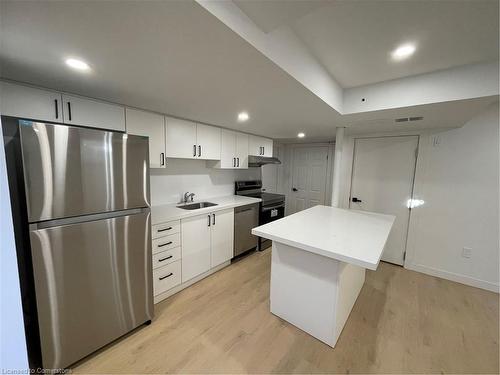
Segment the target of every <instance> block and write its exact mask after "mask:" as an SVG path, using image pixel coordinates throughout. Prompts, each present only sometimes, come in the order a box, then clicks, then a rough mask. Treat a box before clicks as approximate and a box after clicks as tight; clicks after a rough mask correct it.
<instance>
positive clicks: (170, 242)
mask: <svg viewBox="0 0 500 375" xmlns="http://www.w3.org/2000/svg"><path fill="white" fill-rule="evenodd" d="M170 244H172V241H168V242H166V243H162V244H160V245H158V247H163V246H167V245H170Z"/></svg>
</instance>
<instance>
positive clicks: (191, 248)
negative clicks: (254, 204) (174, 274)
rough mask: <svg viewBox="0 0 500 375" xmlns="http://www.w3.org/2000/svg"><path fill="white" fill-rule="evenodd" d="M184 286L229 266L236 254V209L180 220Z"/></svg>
mask: <svg viewBox="0 0 500 375" xmlns="http://www.w3.org/2000/svg"><path fill="white" fill-rule="evenodd" d="M181 232H182V282H185V281H188V280H190V279H192V278H193V277H196V276H198V275H200V274H202V273H204V272H207V271H208V270H210V269H211V268H214V267H217V266H219V265H220V264H222V263H224V262H227V261H228V260H230V259H231V258H232V257H233V250H234V246H233V243H234V209H232V208H230V209H227V210H220V211H215V212H212V213H210V214H205V215H199V216H195V217H190V218H187V219H183V220H181Z"/></svg>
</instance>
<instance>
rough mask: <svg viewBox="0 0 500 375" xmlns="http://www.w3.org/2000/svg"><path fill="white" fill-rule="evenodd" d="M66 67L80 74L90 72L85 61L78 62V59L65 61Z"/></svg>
mask: <svg viewBox="0 0 500 375" xmlns="http://www.w3.org/2000/svg"><path fill="white" fill-rule="evenodd" d="M66 65H68V66H69V67H70V68H73V69H76V70H79V71H81V72H86V71H89V70H90V66H89V64H87V63H86V62H85V61H82V60H78V59H73V58H70V59H66Z"/></svg>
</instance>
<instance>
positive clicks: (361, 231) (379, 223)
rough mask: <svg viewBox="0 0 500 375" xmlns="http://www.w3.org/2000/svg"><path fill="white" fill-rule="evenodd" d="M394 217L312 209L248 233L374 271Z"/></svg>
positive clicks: (316, 207) (320, 207)
mask: <svg viewBox="0 0 500 375" xmlns="http://www.w3.org/2000/svg"><path fill="white" fill-rule="evenodd" d="M394 220H395V216H393V215H383V214H377V213H373V212H366V211H357V210H348V209H342V208H335V207H329V206H314V207H312V208H309V209H307V210H304V211H300V212H298V213H296V214H293V215H290V216H286V217H284V218H283V219H280V220H277V221H273V222H271V223H269V224H265V225H262V226H259V227H256V228H253V229H252V234H254V235H257V236H261V237H264V238H268V239H270V240H273V241H277V242H281V243H284V244H286V245H289V246H293V247H296V248H299V249H302V250H304V251H309V252H311V253H315V254H318V255H322V256H325V257H328V258H333V259H337V260H340V261H342V262H346V263H350V264H354V265H357V266H361V267H364V268H368V269H371V270H375V269H376V268H377V266H378V263H379V261H380V257H381V256H382V252H383V250H384V246H385V243H386V241H387V237H388V235H389V232H390V230H391V228H392V225H393V223H394Z"/></svg>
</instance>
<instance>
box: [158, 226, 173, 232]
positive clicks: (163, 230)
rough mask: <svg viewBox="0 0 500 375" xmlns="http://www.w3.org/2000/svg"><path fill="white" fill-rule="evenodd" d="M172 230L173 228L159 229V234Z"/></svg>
mask: <svg viewBox="0 0 500 375" xmlns="http://www.w3.org/2000/svg"><path fill="white" fill-rule="evenodd" d="M170 229H172V227H167V228H164V229H158V230H157V232H165V231H166V230H170Z"/></svg>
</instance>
